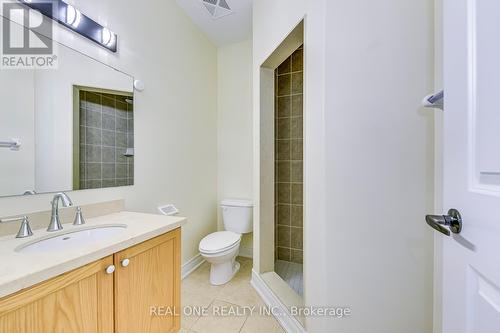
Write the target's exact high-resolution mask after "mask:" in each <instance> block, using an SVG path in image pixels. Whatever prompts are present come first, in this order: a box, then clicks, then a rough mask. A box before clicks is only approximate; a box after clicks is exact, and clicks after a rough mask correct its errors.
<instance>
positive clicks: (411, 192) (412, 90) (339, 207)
mask: <svg viewBox="0 0 500 333" xmlns="http://www.w3.org/2000/svg"><path fill="white" fill-rule="evenodd" d="M253 9H254V11H253V13H254V33H253V36H254V69H253V71H254V116H257V117H258V114H259V109H258V105H259V103H258V101H259V100H260V96H259V89H257V88H258V84H259V80H257V79H255V78H258V77H259V67H260V65H261V64H262V62H263V61H264V60H265V59H266V58H267V57H268V56H269V55H270V53H271V52H272V51H273V49H274V48H276V47H277V46H278V45H279V43H280V42H281V40H283V39H284V38H285V36H286V34H287V33H288V32H289V31H291V30H292V29H293V27H294V26H295V25H296V24H297V23H298V21H300V19H301V18H302V17H305V100H306V101H305V111H304V112H305V113H304V117H305V132H304V135H305V143H304V144H305V147H304V149H305V193H304V200H305V220H304V228H305V229H304V251H305V258H304V279H305V304H306V305H309V306H312V305H314V306H348V307H350V308H351V309H352V313H353V315H352V317H350V318H347V319H342V320H339V319H333V318H308V319H307V322H306V325H307V330H308V332H310V333H314V332H318V333H319V332H333V331H339V332H353V333H357V332H374V333H375V332H377V333H378V332H380V333H392V332H394V333H396V332H398V333H399V332H415V333H421V332H430V331H431V330H432V252H433V243H432V231H431V230H429V229H428V228H427V227H426V225H425V223H424V216H425V214H426V213H428V212H429V211H432V209H433V204H434V202H433V200H434V197H433V177H434V175H433V140H432V139H433V135H432V131H433V127H432V123H433V119H432V113H430V112H425V111H422V110H421V108H420V101H421V99H422V97H423V96H424V95H425V94H427V93H428V92H429V91H432V89H433V73H432V70H433V31H432V28H433V2H432V1H430V0H426V1H399V0H384V1H382V2H380V1H379V2H373V1H367V0H354V1H315V2H314V3H313V2H308V1H299V0H296V1H284V0H283V1H279V0H277V1H273V2H272V3H270V2H269V1H265V0H255V2H254V8H253ZM283 13H286V15H284V14H283ZM323 73H324V75H323ZM254 126H255V127H254V134H255V133H257V132H258V128H259V119H254ZM257 137H258V136H257ZM256 141H257V142H256V145H255V147H254V152H256V155H255V159H256V161H255V166H256V170H255V173H254V175H255V178H254V182H255V183H254V184H257V185H258V179H259V171H258V166H259V156H258V144H259V143H258V140H256ZM323 167H324V169H323ZM254 191H255V192H256V194H255V196H258V188H254ZM258 209H259V208H258V207H257V210H258ZM257 222H258V221H257ZM256 228H257V229H258V228H259V227H258V225H257V227H256ZM255 234H256V235H258V232H255ZM254 245H255V246H256V247H257V249H256V252H257V251H258V246H259V240H258V238H257V237H256V240H255V241H254Z"/></svg>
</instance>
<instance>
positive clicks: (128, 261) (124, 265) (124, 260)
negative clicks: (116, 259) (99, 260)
mask: <svg viewBox="0 0 500 333" xmlns="http://www.w3.org/2000/svg"><path fill="white" fill-rule="evenodd" d="M129 264H130V260H129V259H123V260H122V267H127V266H128V265H129Z"/></svg>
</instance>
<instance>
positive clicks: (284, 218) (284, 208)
mask: <svg viewBox="0 0 500 333" xmlns="http://www.w3.org/2000/svg"><path fill="white" fill-rule="evenodd" d="M276 222H277V224H281V225H290V205H277V206H276Z"/></svg>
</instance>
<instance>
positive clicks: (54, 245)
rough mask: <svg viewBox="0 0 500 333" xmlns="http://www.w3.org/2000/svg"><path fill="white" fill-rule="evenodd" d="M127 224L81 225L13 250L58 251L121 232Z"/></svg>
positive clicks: (28, 251) (24, 251)
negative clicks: (81, 226)
mask: <svg viewBox="0 0 500 333" xmlns="http://www.w3.org/2000/svg"><path fill="white" fill-rule="evenodd" d="M125 228H127V225H125V224H114V225H101V226H93V227H83V228H79V229H76V230H71V231H67V232H64V231H63V232H61V233H58V234H56V235H54V236H46V237H43V238H41V239H37V240H33V241H31V242H28V243H25V244H23V245H20V246H18V247H17V248H16V249H15V251H16V252H22V253H35V252H58V251H65V250H70V249H74V248H78V247H82V246H84V245H87V244H89V243H93V242H95V241H99V240H103V239H106V238H110V237H113V236H116V235H118V234H120V233H122V232H123V231H124V230H125Z"/></svg>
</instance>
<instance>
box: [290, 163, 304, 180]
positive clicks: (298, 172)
mask: <svg viewBox="0 0 500 333" xmlns="http://www.w3.org/2000/svg"><path fill="white" fill-rule="evenodd" d="M302 164H303V162H302V161H292V162H290V181H291V182H292V183H301V182H302V180H303V174H304V171H303V166H302Z"/></svg>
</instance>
